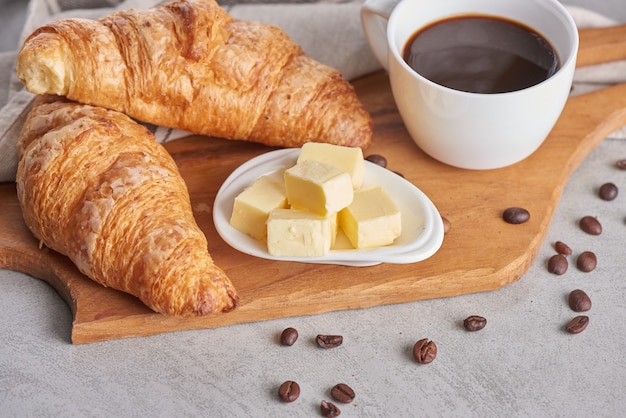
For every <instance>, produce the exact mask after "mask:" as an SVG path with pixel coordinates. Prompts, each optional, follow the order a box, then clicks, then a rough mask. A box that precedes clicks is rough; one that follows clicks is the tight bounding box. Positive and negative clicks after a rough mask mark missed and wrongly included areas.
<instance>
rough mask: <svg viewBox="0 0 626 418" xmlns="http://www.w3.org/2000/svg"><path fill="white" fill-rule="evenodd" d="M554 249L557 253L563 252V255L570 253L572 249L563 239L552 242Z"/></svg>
mask: <svg viewBox="0 0 626 418" xmlns="http://www.w3.org/2000/svg"><path fill="white" fill-rule="evenodd" d="M554 249H555V250H556V252H557V253H559V254H563V255H572V249H571V248H570V247H569V245H567V244H566V243H564V242H563V241H557V242H555V243H554Z"/></svg>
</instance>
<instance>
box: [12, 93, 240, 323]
mask: <svg viewBox="0 0 626 418" xmlns="http://www.w3.org/2000/svg"><path fill="white" fill-rule="evenodd" d="M18 151H19V165H18V171H17V195H18V199H19V202H20V205H21V207H22V211H23V214H24V220H25V221H26V224H27V225H28V227H29V228H30V230H31V231H32V232H33V234H34V235H35V236H36V237H37V238H38V239H39V240H40V242H41V243H43V244H45V245H46V246H48V247H49V248H51V249H53V250H56V251H58V252H60V253H62V254H65V255H67V256H68V257H69V258H70V259H71V260H72V261H73V262H74V264H75V265H76V266H77V267H78V269H79V270H80V271H81V272H82V273H83V274H85V275H86V276H88V277H90V278H91V279H93V280H94V281H96V282H98V283H100V284H102V285H104V286H109V287H112V288H115V289H118V290H122V291H124V292H127V293H130V294H133V295H135V296H137V297H138V298H139V299H140V300H141V301H143V302H144V303H145V304H146V305H147V306H149V307H150V308H152V309H153V310H155V311H157V312H161V313H165V314H170V315H177V316H195V315H206V314H209V313H212V312H223V311H229V310H232V309H233V308H235V307H236V306H237V303H238V297H237V294H236V292H235V289H234V287H233V285H232V283H231V282H230V280H229V278H228V277H227V276H226V274H225V273H224V272H223V271H222V270H221V269H220V268H219V267H217V266H216V265H215V264H214V263H213V260H212V259H211V256H210V254H209V252H208V250H207V240H206V237H205V236H204V234H203V233H202V231H201V230H200V228H199V227H198V226H197V224H196V222H195V220H194V217H193V213H192V209H191V204H190V200H189V194H188V191H187V187H186V185H185V183H184V181H183V179H182V177H181V175H180V173H179V171H178V168H177V166H176V164H175V162H174V160H173V159H172V158H171V156H170V155H169V154H168V153H167V151H166V150H165V148H163V146H161V145H160V144H158V143H157V142H156V141H155V139H154V136H153V135H152V134H151V133H150V131H148V130H147V129H146V128H145V127H143V126H141V125H139V124H137V123H136V122H134V121H133V120H131V119H130V118H128V117H127V116H126V115H123V114H121V113H119V112H115V111H110V110H106V109H103V108H100V107H92V106H87V105H80V104H77V103H72V102H68V101H65V100H59V98H57V97H54V96H40V97H38V98H37V99H36V100H35V103H34V107H33V110H32V111H31V112H30V114H29V115H28V118H27V120H26V122H25V124H24V127H23V128H22V132H21V135H20V138H19V141H18Z"/></svg>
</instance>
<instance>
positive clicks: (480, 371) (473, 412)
mask: <svg viewBox="0 0 626 418" xmlns="http://www.w3.org/2000/svg"><path fill="white" fill-rule="evenodd" d="M571 3H573V4H574V3H575V4H579V5H587V6H589V7H594V8H597V9H598V10H602V11H603V12H605V13H610V16H612V17H614V18H616V17H617V16H620V13H621V17H620V19H621V20H622V21H626V15H625V14H626V10H624V7H623V6H622V5H623V3H622V0H614V1H612V2H611V1H608V0H602V1H599V0H587V1H585V2H583V1H572V2H571ZM610 7H614V9H611V8H610ZM3 18H5V16H4V13H3ZM1 29H3V27H2V26H0V30H1ZM0 33H4V31H2V32H0ZM0 38H2V39H4V36H0ZM621 158H626V143H624V141H623V140H617V139H607V140H605V141H604V142H603V143H602V144H601V145H600V146H599V147H598V148H597V149H596V150H594V151H593V152H592V153H591V154H590V156H589V157H588V158H587V159H586V160H585V161H584V163H583V164H582V166H581V167H580V168H579V169H578V170H577V171H576V172H575V173H574V175H573V176H572V178H571V180H570V181H569V182H568V184H567V186H566V188H565V191H564V194H563V196H562V199H561V201H560V203H559V207H558V210H557V212H556V214H555V216H554V219H553V221H552V224H551V226H550V230H549V232H548V235H547V238H546V240H545V241H544V243H543V245H542V247H541V249H540V252H539V254H538V257H537V259H536V262H535V263H534V264H533V266H532V267H531V268H530V270H529V271H528V273H527V274H526V275H524V276H523V277H522V278H521V279H520V280H519V281H517V282H515V283H514V284H512V285H510V286H508V287H506V288H504V289H501V290H498V291H494V292H486V293H480V294H472V295H465V296H460V297H454V298H448V299H437V300H428V301H418V302H414V303H406V304H401V305H393V306H382V307H377V308H371V309H365V310H354V311H345V312H335V313H328V314H323V315H316V316H307V317H297V318H288V319H281V320H274V321H266V322H261V323H254V324H245V325H236V326H230V327H225V328H220V329H215V330H200V331H189V332H178V333H171V334H164V335H158V336H154V337H148V338H135V339H126V340H117V341H109V342H103V343H96V344H90V345H82V346H73V345H71V344H70V342H69V341H70V330H71V321H72V315H71V312H70V310H69V309H68V307H67V306H66V305H65V303H64V302H63V301H62V300H61V298H60V297H59V296H58V295H57V294H56V292H55V291H54V290H53V289H52V288H51V287H50V286H48V285H47V284H46V283H44V282H41V281H39V280H36V279H33V278H31V277H29V276H26V275H24V274H21V273H16V272H12V271H7V270H0V341H2V343H1V344H0V416H3V417H21V416H63V417H74V416H76V417H86V416H90V417H112V416H124V417H136V416H137V417H138V416H159V417H160V416H162V417H170V416H178V417H181V416H194V417H195V416H207V417H226V416H229V417H231V416H236V417H248V416H254V417H276V416H278V417H310V416H320V413H319V404H320V401H321V400H322V399H326V400H329V399H330V395H329V391H330V388H331V387H332V386H333V385H335V384H336V383H339V382H344V383H347V384H348V385H350V386H351V387H352V388H353V389H354V390H355V392H356V399H355V401H354V402H353V403H352V404H349V405H341V404H338V406H339V407H340V408H341V410H342V415H341V416H342V417H343V416H345V417H413V416H420V415H423V416H458V417H469V416H475V417H502V416H510V417H517V416H519V417H522V416H523V417H548V416H549V417H587V416H596V417H618V416H623V413H624V409H625V408H626V391H625V390H624V388H625V387H626V351H625V350H624V344H625V343H626V277H625V272H626V250H625V248H626V246H625V244H624V242H625V239H626V203H625V202H626V171H620V170H618V169H616V168H615V166H614V163H615V161H616V160H617V159H621ZM607 181H612V182H614V183H615V184H617V185H618V186H619V187H620V189H621V193H622V194H621V195H620V196H618V198H617V199H616V200H614V201H612V202H605V201H602V200H600V199H599V198H598V197H597V194H596V191H597V188H598V187H599V186H600V185H601V184H602V183H604V182H607ZM584 215H593V216H597V217H598V218H599V219H600V220H601V221H602V223H603V226H604V233H603V234H602V235H601V236H598V237H592V236H589V235H586V234H584V233H583V232H581V231H580V229H579V228H578V226H577V221H578V219H579V218H580V217H581V216H584ZM452 233H453V232H452ZM557 240H562V241H565V242H567V243H568V244H569V245H570V246H571V247H572V248H573V249H574V254H577V253H580V252H581V251H584V250H592V251H594V252H595V253H596V254H597V256H598V260H599V261H598V267H597V269H596V270H595V271H593V272H591V273H582V272H580V271H578V270H577V269H576V268H575V267H574V266H573V265H571V264H570V269H569V271H568V272H567V273H566V274H565V275H563V276H555V275H552V274H549V273H548V272H547V271H546V262H547V259H548V258H549V257H550V256H551V255H552V254H554V249H553V244H554V242H555V241H557ZM495 256H497V254H494V257H495ZM416 268H417V267H416ZM576 288H580V289H584V290H585V291H586V292H587V293H588V294H589V295H590V297H591V299H592V301H593V307H592V309H591V311H590V312H589V316H590V318H591V321H590V325H589V327H588V328H587V329H586V330H585V331H584V332H583V333H581V334H578V335H570V334H567V333H566V332H565V331H564V330H563V327H564V325H565V323H566V322H567V321H568V320H569V319H570V318H572V317H573V316H575V313H574V312H572V311H571V310H570V308H569V307H568V305H567V301H566V299H567V295H568V293H569V292H570V291H571V290H573V289H576ZM471 314H477V315H482V316H485V317H486V318H487V320H488V323H487V326H486V328H485V329H484V330H482V331H480V332H476V333H468V332H465V331H464V330H463V329H462V326H461V321H462V320H463V319H464V318H465V317H467V316H468V315H471ZM288 326H293V327H295V328H297V329H298V331H299V333H300V339H299V340H298V341H297V343H296V344H295V345H294V346H292V347H283V346H281V345H280V344H279V343H278V336H279V334H280V332H281V331H282V330H283V329H284V328H286V327H288ZM319 333H328V334H331V333H332V334H342V335H343V336H344V344H343V345H342V346H341V347H339V348H336V349H332V350H321V349H319V348H317V347H316V346H315V344H314V338H315V335H317V334H319ZM424 337H427V338H430V339H432V340H434V341H435V342H436V343H437V345H438V348H439V352H438V356H437V359H436V360H435V361H434V362H433V363H431V364H429V365H419V364H417V363H416V362H415V361H414V360H413V359H412V356H411V347H412V345H413V343H415V341H417V340H418V339H420V338H424ZM285 380H295V381H297V382H298V383H299V384H300V386H301V389H302V393H301V396H300V398H299V399H298V400H297V401H295V402H293V403H291V404H284V403H281V402H280V401H279V400H278V397H277V394H276V393H277V389H278V386H279V385H280V384H281V383H282V382H283V381H285Z"/></svg>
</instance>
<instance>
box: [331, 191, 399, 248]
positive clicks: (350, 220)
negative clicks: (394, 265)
mask: <svg viewBox="0 0 626 418" xmlns="http://www.w3.org/2000/svg"><path fill="white" fill-rule="evenodd" d="M338 222H339V226H340V228H341V229H342V230H343V232H344V233H345V234H346V236H347V237H348V239H349V240H350V242H351V243H352V245H353V246H354V247H355V248H370V247H379V246H383V245H389V244H392V243H393V242H394V240H395V239H396V238H398V237H399V236H400V233H401V232H402V223H401V213H400V211H399V210H398V208H397V207H396V205H395V204H394V203H393V201H392V200H391V198H390V197H389V195H388V194H387V192H385V190H384V189H383V188H382V187H380V186H376V187H371V188H367V189H361V190H357V191H356V192H355V193H354V200H353V201H352V203H351V204H350V206H348V207H347V208H345V209H343V210H342V211H341V212H339V220H338Z"/></svg>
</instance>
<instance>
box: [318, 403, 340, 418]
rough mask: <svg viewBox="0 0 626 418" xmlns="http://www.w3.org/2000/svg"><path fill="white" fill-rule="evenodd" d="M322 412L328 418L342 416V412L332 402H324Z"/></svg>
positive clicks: (321, 406)
mask: <svg viewBox="0 0 626 418" xmlns="http://www.w3.org/2000/svg"><path fill="white" fill-rule="evenodd" d="M320 412H321V413H322V415H323V416H325V417H327V418H332V417H338V416H339V415H341V410H340V409H339V408H337V406H336V405H335V404H334V403H332V402H326V401H322V403H321V404H320Z"/></svg>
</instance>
